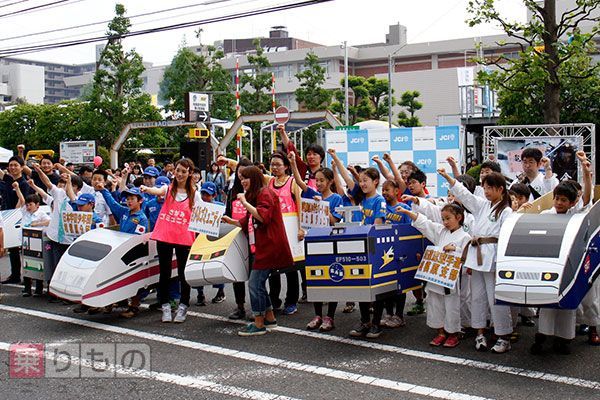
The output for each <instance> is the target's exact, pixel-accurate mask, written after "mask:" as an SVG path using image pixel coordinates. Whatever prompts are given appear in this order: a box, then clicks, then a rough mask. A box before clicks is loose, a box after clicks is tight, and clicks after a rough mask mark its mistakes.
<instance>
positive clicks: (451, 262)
mask: <svg viewBox="0 0 600 400" xmlns="http://www.w3.org/2000/svg"><path fill="white" fill-rule="evenodd" d="M461 267H462V264H461V261H460V257H459V256H455V255H452V254H448V253H446V252H444V251H443V250H442V248H441V247H437V246H428V247H427V249H425V254H424V255H423V258H422V259H421V263H420V264H419V269H418V270H417V273H416V274H415V278H416V279H420V280H422V281H427V282H431V283H435V284H436V285H439V286H442V287H445V288H448V289H450V290H453V289H454V288H455V287H456V282H458V277H459V276H460V269H461Z"/></svg>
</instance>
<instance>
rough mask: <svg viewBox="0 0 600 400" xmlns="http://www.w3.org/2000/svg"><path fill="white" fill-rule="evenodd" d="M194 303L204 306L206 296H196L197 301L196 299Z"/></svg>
mask: <svg viewBox="0 0 600 400" xmlns="http://www.w3.org/2000/svg"><path fill="white" fill-rule="evenodd" d="M196 305H197V306H200V307H204V306H206V297H204V296H198V301H196Z"/></svg>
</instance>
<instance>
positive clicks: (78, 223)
mask: <svg viewBox="0 0 600 400" xmlns="http://www.w3.org/2000/svg"><path fill="white" fill-rule="evenodd" d="M93 216H94V213H91V212H82V211H63V212H62V227H63V230H64V232H65V237H67V238H70V239H76V238H78V237H79V236H81V235H83V234H84V233H86V232H89V231H90V230H91V229H92V222H93Z"/></svg>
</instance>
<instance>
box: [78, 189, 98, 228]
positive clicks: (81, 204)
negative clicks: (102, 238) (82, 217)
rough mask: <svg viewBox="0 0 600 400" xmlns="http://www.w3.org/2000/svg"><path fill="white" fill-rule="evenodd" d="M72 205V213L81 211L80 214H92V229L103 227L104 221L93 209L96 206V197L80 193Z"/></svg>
mask: <svg viewBox="0 0 600 400" xmlns="http://www.w3.org/2000/svg"><path fill="white" fill-rule="evenodd" d="M72 205H74V206H75V207H73V211H82V212H91V213H92V229H96V227H98V226H99V227H104V226H103V225H104V221H103V219H102V217H100V216H99V215H98V214H97V213H96V211H94V208H95V206H96V196H94V195H93V194H91V193H82V194H80V195H79V197H77V200H75V201H74V202H73V203H72Z"/></svg>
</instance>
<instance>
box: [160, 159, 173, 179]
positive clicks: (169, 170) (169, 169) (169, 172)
mask: <svg viewBox="0 0 600 400" xmlns="http://www.w3.org/2000/svg"><path fill="white" fill-rule="evenodd" d="M174 172H175V165H174V164H173V161H167V162H165V167H164V168H163V170H162V171H161V173H160V176H166V177H167V178H169V180H173V178H174V177H175V174H174Z"/></svg>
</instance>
